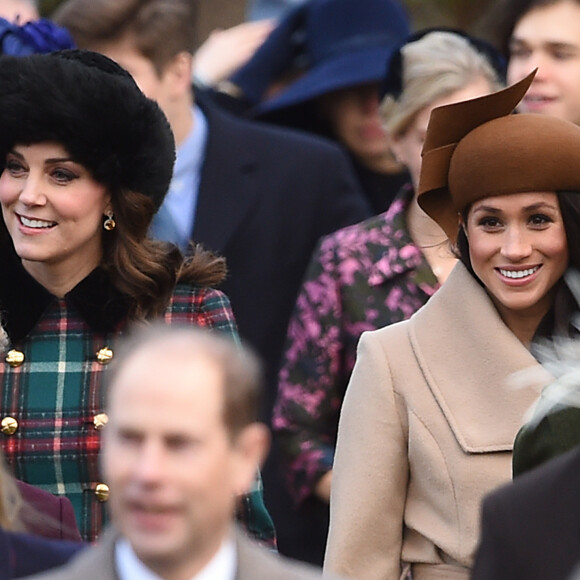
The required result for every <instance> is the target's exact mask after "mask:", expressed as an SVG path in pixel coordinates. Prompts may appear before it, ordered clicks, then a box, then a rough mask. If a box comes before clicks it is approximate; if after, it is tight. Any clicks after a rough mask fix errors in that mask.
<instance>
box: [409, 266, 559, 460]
mask: <svg viewBox="0 0 580 580" xmlns="http://www.w3.org/2000/svg"><path fill="white" fill-rule="evenodd" d="M465 337H469V340H466V339H465ZM410 338H411V343H412V347H413V350H414V352H415V355H416V357H417V361H418V362H419V366H420V367H421V370H422V373H423V375H424V377H425V380H426V381H427V383H428V385H429V388H430V390H431V392H432V394H433V396H434V397H435V399H436V400H437V402H438V404H439V406H440V408H441V410H442V412H443V414H444V415H445V418H446V420H447V422H448V423H449V426H450V427H451V429H452V430H453V432H454V434H455V437H456V438H457V440H458V442H459V443H460V445H461V447H462V448H463V449H464V451H466V452H470V453H482V452H489V451H511V450H512V448H513V439H514V436H515V434H516V432H517V430H518V428H519V427H520V426H521V424H522V422H523V419H524V414H525V412H526V410H527V409H528V408H529V407H530V406H531V405H532V404H533V403H534V402H535V400H536V399H537V397H538V391H539V387H541V386H543V385H545V384H547V383H549V382H551V381H552V380H553V377H551V376H550V375H549V374H548V373H547V372H546V371H542V370H541V366H540V364H539V363H538V362H537V361H536V359H535V358H534V357H533V356H532V354H531V353H530V352H529V351H528V349H527V348H526V347H525V346H524V345H523V344H522V343H521V342H520V341H519V340H518V339H517V338H516V336H515V335H514V334H513V333H512V332H511V331H510V330H509V329H508V327H507V326H506V325H505V324H504V323H503V321H502V320H501V318H500V316H499V314H498V312H497V310H496V308H495V307H494V306H493V303H492V302H491V300H490V298H489V297H488V295H487V293H486V292H485V290H484V289H483V287H482V286H480V284H478V282H477V281H476V280H475V279H474V278H473V276H472V275H471V274H470V273H469V272H468V271H467V269H466V268H465V266H463V264H461V263H459V264H457V266H456V267H455V268H454V270H453V271H452V273H451V275H450V276H449V278H448V280H447V282H446V283H445V284H443V286H442V287H441V289H440V290H439V291H438V292H437V293H436V294H435V295H434V296H433V297H432V298H430V300H429V302H428V304H427V306H426V307H424V308H422V309H421V310H419V311H418V312H417V313H416V314H415V315H414V316H413V317H412V318H411V322H410ZM530 367H534V368H536V370H538V371H539V375H540V378H539V379H538V384H537V385H530V386H529V387H527V388H515V387H514V386H510V385H509V384H508V382H507V381H506V379H508V378H509V377H511V376H512V375H514V374H515V373H517V372H519V371H522V370H524V369H529V368H530Z"/></svg>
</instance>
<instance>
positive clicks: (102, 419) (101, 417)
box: [93, 413, 109, 431]
mask: <svg viewBox="0 0 580 580" xmlns="http://www.w3.org/2000/svg"><path fill="white" fill-rule="evenodd" d="M108 422H109V416H108V415H107V413H99V414H98V415H95V416H94V417H93V425H94V426H95V429H96V430H97V431H100V430H101V429H102V428H103V427H104V426H105V425H106V424H107V423H108Z"/></svg>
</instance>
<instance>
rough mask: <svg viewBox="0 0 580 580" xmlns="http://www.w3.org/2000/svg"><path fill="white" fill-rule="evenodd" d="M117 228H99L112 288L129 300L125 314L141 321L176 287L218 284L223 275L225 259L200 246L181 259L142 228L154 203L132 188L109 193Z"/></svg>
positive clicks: (147, 223) (161, 308) (156, 312)
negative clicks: (101, 232) (127, 312)
mask: <svg viewBox="0 0 580 580" xmlns="http://www.w3.org/2000/svg"><path fill="white" fill-rule="evenodd" d="M111 203H112V206H113V212H114V219H115V223H116V227H115V229H114V230H112V231H105V230H103V259H102V263H101V266H102V267H103V269H104V270H106V271H107V272H108V274H109V276H110V278H111V281H112V283H113V285H114V286H115V288H116V289H117V290H119V291H120V292H121V293H122V294H124V295H125V296H126V297H127V298H129V301H130V304H131V307H130V317H131V318H133V319H134V320H145V319H149V318H154V317H156V316H159V315H161V314H162V313H163V311H164V310H165V308H166V306H167V303H168V302H169V299H170V297H171V294H172V293H173V290H174V288H175V285H176V284H178V283H187V284H192V285H194V286H200V287H207V286H217V285H218V284H220V282H222V281H223V279H224V278H225V276H226V264H225V259H224V258H222V257H220V256H217V255H216V254H214V253H212V252H209V251H207V250H205V249H204V248H203V247H202V246H201V245H199V244H193V243H192V245H191V246H190V250H191V251H190V252H189V253H188V255H187V257H184V256H183V254H182V253H181V251H180V250H179V248H177V246H175V245H174V244H171V243H168V242H162V241H159V240H154V239H152V238H150V237H148V235H147V232H148V230H149V226H150V224H151V221H152V219H153V215H154V212H155V207H154V205H153V202H152V201H151V199H150V198H149V197H147V196H146V195H143V194H141V193H137V192H133V191H117V192H112V201H111Z"/></svg>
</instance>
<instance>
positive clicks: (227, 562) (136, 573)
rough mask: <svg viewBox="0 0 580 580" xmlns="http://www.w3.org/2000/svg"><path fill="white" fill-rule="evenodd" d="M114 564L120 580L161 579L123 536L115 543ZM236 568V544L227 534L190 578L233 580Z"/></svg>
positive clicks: (197, 579) (196, 579)
mask: <svg viewBox="0 0 580 580" xmlns="http://www.w3.org/2000/svg"><path fill="white" fill-rule="evenodd" d="M115 565H116V568H117V572H118V574H119V578H120V580H163V579H162V578H161V577H160V576H158V575H157V574H155V573H154V572H152V571H151V570H150V569H149V568H147V566H145V564H143V562H141V560H139V558H138V557H137V554H135V552H134V551H133V548H132V547H131V544H129V542H128V541H127V540H126V539H125V538H120V539H119V540H117V543H116V545H115ZM236 568H237V555H236V545H235V542H234V540H233V539H232V538H231V537H229V536H228V538H227V539H226V540H224V541H223V542H222V545H221V546H220V549H219V550H218V551H217V552H216V554H215V555H214V557H213V558H212V559H211V560H210V561H209V562H208V564H207V565H206V566H205V567H204V568H203V570H201V571H200V572H199V574H196V575H195V576H194V577H193V578H192V579H191V580H235V577H236Z"/></svg>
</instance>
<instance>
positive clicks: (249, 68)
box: [232, 0, 410, 115]
mask: <svg viewBox="0 0 580 580" xmlns="http://www.w3.org/2000/svg"><path fill="white" fill-rule="evenodd" d="M409 32H410V28H409V19H408V16H407V14H406V11H405V9H404V8H403V6H402V4H401V3H399V2H398V0H311V1H310V2H306V3H305V4H304V5H302V6H300V7H298V8H297V9H296V10H294V11H291V12H290V13H289V14H288V16H287V17H286V19H284V20H283V21H282V22H281V23H280V25H279V26H278V27H277V28H276V29H275V30H274V31H273V32H272V33H271V35H270V38H269V39H267V40H266V42H265V43H264V45H263V46H262V47H261V48H260V49H259V50H258V51H257V52H256V54H255V55H254V57H253V58H252V59H251V60H250V62H249V63H248V64H247V65H246V67H244V69H242V70H241V71H240V72H239V74H238V75H236V76H235V77H234V78H233V79H232V80H233V82H234V83H235V84H237V85H238V86H239V87H240V88H241V89H242V90H243V91H244V93H245V94H247V95H248V94H250V95H251V94H252V89H253V88H252V87H251V86H248V85H249V84H250V83H248V80H249V79H248V76H247V74H248V72H250V76H251V78H252V79H254V80H255V79H256V76H257V75H256V73H257V71H259V65H260V63H261V64H262V68H263V69H264V70H266V74H268V73H272V72H273V70H272V66H273V65H272V62H271V61H272V59H274V62H275V64H276V67H277V68H278V72H281V71H280V68H281V67H280V64H281V63H279V62H277V61H279V59H280V57H279V54H281V53H282V54H285V55H287V56H288V57H290V56H292V57H294V58H295V59H296V58H298V59H300V60H301V61H302V62H301V65H302V66H303V67H304V69H305V72H304V73H303V74H302V75H301V76H300V77H299V78H298V79H297V80H296V81H294V82H293V83H291V84H289V85H288V86H287V87H285V88H284V89H282V91H280V92H279V93H277V94H276V95H275V96H274V97H272V98H271V99H269V100H265V101H263V102H262V103H260V104H259V105H258V106H257V108H256V111H255V112H256V114H258V115H260V114H263V113H269V112H271V111H276V110H278V109H283V108H286V107H293V106H295V105H299V104H302V103H305V102H307V101H311V100H312V99H316V98H317V97H320V96H322V95H325V94H327V93H330V92H332V91H336V90H339V89H344V88H348V87H354V86H357V85H362V84H366V83H370V82H379V81H381V80H382V79H383V77H384V72H385V66H386V63H387V60H388V59H389V57H390V54H391V52H392V50H393V49H394V48H395V47H396V46H398V45H399V43H400V42H401V41H402V40H403V39H405V38H406V37H407V36H408V35H409ZM297 45H299V46H297ZM287 64H288V66H290V63H287ZM276 67H275V68H276ZM245 75H246V76H245ZM269 80H270V81H273V80H275V79H273V78H271V79H269Z"/></svg>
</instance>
